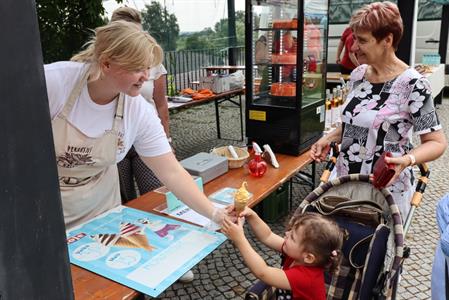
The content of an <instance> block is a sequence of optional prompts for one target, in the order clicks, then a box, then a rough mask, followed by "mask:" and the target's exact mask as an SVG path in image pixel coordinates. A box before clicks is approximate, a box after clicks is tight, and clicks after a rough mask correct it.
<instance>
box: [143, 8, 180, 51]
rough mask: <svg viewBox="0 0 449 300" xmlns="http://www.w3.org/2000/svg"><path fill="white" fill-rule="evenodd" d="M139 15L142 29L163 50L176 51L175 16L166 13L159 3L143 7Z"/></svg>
mask: <svg viewBox="0 0 449 300" xmlns="http://www.w3.org/2000/svg"><path fill="white" fill-rule="evenodd" d="M141 13H142V26H143V29H145V30H146V31H148V32H149V33H150V34H151V35H152V36H153V37H154V38H155V39H156V41H157V42H158V43H159V44H160V45H161V46H162V48H163V49H164V50H166V51H170V50H176V41H177V40H178V37H179V25H178V20H177V19H176V16H175V15H174V14H170V13H168V12H167V10H166V9H164V8H163V7H162V6H161V4H160V3H158V2H155V1H152V2H151V4H150V5H148V4H147V5H145V9H144V10H143V11H142V12H141Z"/></svg>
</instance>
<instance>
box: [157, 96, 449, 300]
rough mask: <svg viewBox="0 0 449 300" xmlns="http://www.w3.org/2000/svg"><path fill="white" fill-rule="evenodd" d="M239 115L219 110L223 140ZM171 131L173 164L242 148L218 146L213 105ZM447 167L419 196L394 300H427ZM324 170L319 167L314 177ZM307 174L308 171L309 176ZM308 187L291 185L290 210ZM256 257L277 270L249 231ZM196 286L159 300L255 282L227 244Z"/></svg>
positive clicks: (442, 162)
mask: <svg viewBox="0 0 449 300" xmlns="http://www.w3.org/2000/svg"><path fill="white" fill-rule="evenodd" d="M437 111H438V114H439V117H440V120H441V122H442V123H443V126H444V130H445V132H446V135H447V134H448V133H449V128H448V127H449V99H445V100H444V101H443V105H440V106H439V107H438V110H437ZM238 114H239V111H238V109H237V108H236V107H235V106H232V105H229V104H226V103H223V104H222V105H221V106H220V117H221V118H220V120H221V124H222V137H224V138H231V139H232V138H235V139H238V138H239V137H240V131H239V130H240V129H239V127H240V125H239V119H238ZM170 122H171V123H170V129H171V133H172V134H171V135H172V137H173V140H174V146H175V149H176V155H177V157H178V159H183V158H185V157H188V156H191V155H193V154H195V153H198V152H201V151H209V150H210V149H211V148H213V147H217V146H222V145H228V144H233V145H244V144H245V142H240V141H231V140H218V139H217V135H216V125H215V111H214V105H213V104H212V103H211V104H206V105H202V106H197V107H193V108H189V109H186V110H180V111H178V112H175V113H171V115H170ZM448 162H449V154H448V152H446V153H445V155H444V156H443V157H442V158H440V159H439V160H438V161H436V162H433V163H431V164H430V168H431V176H430V177H431V181H430V183H429V185H428V187H427V191H426V193H425V195H424V201H423V204H422V206H421V207H420V208H419V209H418V210H417V211H416V213H415V217H414V220H413V224H412V228H411V230H410V233H409V235H408V236H407V239H406V242H407V245H408V246H409V247H411V256H410V258H409V259H407V260H406V262H405V265H404V273H403V276H402V280H401V282H400V286H399V290H398V299H430V276H431V271H432V270H431V268H432V260H433V254H434V250H435V244H436V241H437V240H438V238H439V235H438V231H437V227H436V223H435V217H434V216H435V204H436V203H437V201H438V200H439V199H440V198H441V197H442V196H443V195H444V194H446V193H447V192H449V184H448V183H447V180H446V174H447V173H445V168H447V166H448V165H449V164H448ZM322 168H323V166H322V165H321V166H318V167H317V170H318V175H320V172H321V170H322ZM309 171H310V170H309ZM310 190H311V189H310V187H308V186H305V185H301V184H294V185H293V195H294V197H293V198H294V201H293V208H296V207H297V206H298V205H299V202H300V200H301V199H303V198H304V197H305V196H306V195H307V194H308V193H309V192H310ZM288 219H289V217H288V215H287V216H284V217H282V218H280V219H279V220H277V221H276V222H271V223H269V225H270V226H271V228H272V229H273V231H274V232H276V233H279V234H282V233H283V232H284V225H285V223H286V222H287V220H288ZM246 234H247V237H248V238H249V240H250V241H251V244H252V245H253V246H254V248H255V249H256V251H257V252H258V253H259V254H260V255H261V256H262V257H263V258H264V259H265V260H266V261H267V263H268V264H269V265H272V266H279V263H280V259H279V255H278V254H277V253H275V252H274V251H272V250H270V249H268V248H266V247H265V246H264V245H262V244H260V243H258V242H257V241H256V239H255V238H254V236H253V235H252V234H251V232H250V231H246ZM193 272H194V274H195V280H194V281H193V282H192V283H189V284H181V283H175V284H173V285H172V286H171V287H170V288H169V289H167V290H166V291H165V292H164V293H162V294H161V295H160V297H159V298H158V299H182V300H183V299H243V298H244V295H245V292H246V290H247V289H248V288H249V287H250V286H251V285H252V284H253V283H254V282H255V281H256V278H255V277H254V276H253V275H252V274H251V272H250V271H249V270H248V268H247V267H246V266H245V265H244V263H243V261H242V259H241V258H240V254H239V253H238V251H236V249H235V248H234V246H233V245H232V243H231V242H229V241H226V242H225V243H223V244H222V245H221V246H220V247H219V248H218V249H217V250H216V251H214V252H213V253H211V254H210V255H209V256H208V257H207V258H205V259H204V260H203V261H201V262H200V263H199V264H198V265H197V266H195V267H194V268H193Z"/></svg>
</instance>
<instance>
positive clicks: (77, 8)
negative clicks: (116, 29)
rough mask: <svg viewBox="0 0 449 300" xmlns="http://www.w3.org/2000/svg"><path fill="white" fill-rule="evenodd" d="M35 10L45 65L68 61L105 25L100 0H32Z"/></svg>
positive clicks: (120, 0)
mask: <svg viewBox="0 0 449 300" xmlns="http://www.w3.org/2000/svg"><path fill="white" fill-rule="evenodd" d="M118 2H122V0H118ZM36 8H37V15H38V20H39V30H40V35H41V43H42V52H43V56H44V62H45V63H50V62H54V61H58V60H68V59H70V57H72V55H73V54H75V53H77V52H78V51H80V49H81V48H82V46H83V45H84V44H85V43H86V42H87V41H88V40H89V38H90V36H91V35H92V32H91V31H90V30H91V29H94V28H96V27H98V26H101V25H103V24H105V20H104V19H103V17H102V16H103V15H104V8H103V4H102V0H36Z"/></svg>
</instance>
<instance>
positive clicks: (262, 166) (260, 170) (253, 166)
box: [248, 153, 267, 177]
mask: <svg viewBox="0 0 449 300" xmlns="http://www.w3.org/2000/svg"><path fill="white" fill-rule="evenodd" d="M248 170H249V173H250V174H251V175H252V176H254V177H262V176H263V174H265V172H266V171H267V163H266V162H265V161H264V160H263V159H262V157H261V156H260V153H256V155H255V156H254V158H253V159H251V160H250V162H249V163H248Z"/></svg>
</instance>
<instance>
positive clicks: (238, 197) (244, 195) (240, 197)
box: [234, 181, 251, 202]
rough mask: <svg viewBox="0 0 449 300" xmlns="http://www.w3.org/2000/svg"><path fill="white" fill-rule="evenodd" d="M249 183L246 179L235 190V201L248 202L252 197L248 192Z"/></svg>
mask: <svg viewBox="0 0 449 300" xmlns="http://www.w3.org/2000/svg"><path fill="white" fill-rule="evenodd" d="M247 187H248V184H247V183H246V181H244V182H243V183H242V186H241V187H240V188H239V189H238V190H237V192H235V194H234V201H237V202H246V201H248V199H249V198H250V197H251V194H250V193H249V192H248V189H247Z"/></svg>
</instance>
